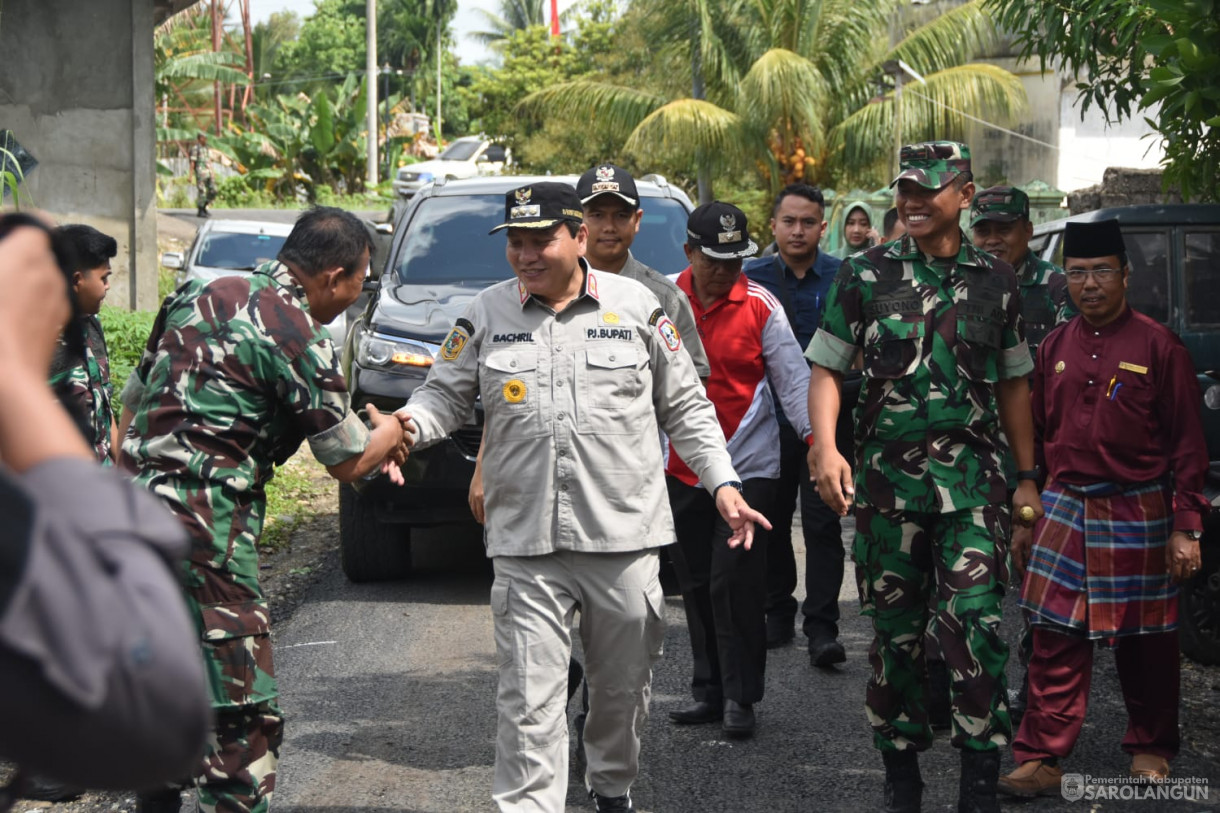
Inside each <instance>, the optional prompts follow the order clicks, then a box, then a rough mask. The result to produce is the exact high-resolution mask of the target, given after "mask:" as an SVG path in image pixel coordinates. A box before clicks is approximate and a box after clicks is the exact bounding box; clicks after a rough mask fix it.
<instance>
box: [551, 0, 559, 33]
mask: <svg viewBox="0 0 1220 813" xmlns="http://www.w3.org/2000/svg"><path fill="white" fill-rule="evenodd" d="M551 36H552V37H558V36H559V0H551Z"/></svg>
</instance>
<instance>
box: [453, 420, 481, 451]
mask: <svg viewBox="0 0 1220 813" xmlns="http://www.w3.org/2000/svg"><path fill="white" fill-rule="evenodd" d="M449 437H450V439H451V440H453V442H454V443H456V444H457V447H458V451H459V452H461V453H462V454H463V455H465V456H466V457H471V458H473V457H475V456H477V455H478V453H479V446H480V445H481V444H482V443H483V427H482V426H463V427H462V428H461V429H459V430H457V431H456V432H454V433H453V434H451V435H450V436H449Z"/></svg>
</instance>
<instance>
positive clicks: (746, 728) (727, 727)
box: [721, 700, 756, 739]
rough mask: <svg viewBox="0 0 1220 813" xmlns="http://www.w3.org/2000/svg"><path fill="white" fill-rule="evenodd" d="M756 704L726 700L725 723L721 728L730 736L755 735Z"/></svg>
mask: <svg viewBox="0 0 1220 813" xmlns="http://www.w3.org/2000/svg"><path fill="white" fill-rule="evenodd" d="M755 724H756V723H755V720H754V706H752V705H750V704H749V703H737V702H735V701H733V700H726V701H724V724H723V725H722V726H721V728H722V729H723V730H724V733H725V734H726V735H727V736H729V737H738V738H743V739H744V738H745V737H752V736H754V727H755Z"/></svg>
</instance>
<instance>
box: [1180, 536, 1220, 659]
mask: <svg viewBox="0 0 1220 813" xmlns="http://www.w3.org/2000/svg"><path fill="white" fill-rule="evenodd" d="M1203 527H1204V534H1203V540H1202V541H1201V542H1200V543H1199V547H1200V551H1201V553H1202V554H1203V566H1202V567H1200V568H1199V572H1198V573H1196V574H1195V577H1194V578H1193V579H1191V580H1190V581H1189V582H1187V583H1186V584H1184V585H1182V590H1181V593H1180V594H1179V599H1178V627H1179V629H1178V637H1179V641H1180V643H1181V647H1182V654H1184V655H1185V656H1186V657H1188V658H1190V659H1191V660H1192V661H1195V662H1196V663H1202V664H1207V665H1209V666H1214V665H1216V664H1220V516H1218V515H1216V514H1215V513H1213V514H1212V516H1211V517H1210V518H1209V521H1207V522H1205V523H1204V525H1203Z"/></svg>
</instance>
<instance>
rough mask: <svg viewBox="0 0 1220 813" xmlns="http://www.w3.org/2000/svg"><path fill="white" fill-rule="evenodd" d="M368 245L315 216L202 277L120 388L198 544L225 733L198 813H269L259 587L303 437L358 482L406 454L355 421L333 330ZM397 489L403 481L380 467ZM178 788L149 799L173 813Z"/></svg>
mask: <svg viewBox="0 0 1220 813" xmlns="http://www.w3.org/2000/svg"><path fill="white" fill-rule="evenodd" d="M371 250H372V244H371V242H370V241H369V238H368V233H367V232H366V231H365V228H364V226H363V224H362V223H361V222H360V220H358V219H357V218H355V217H354V216H353V215H351V214H349V213H347V212H344V211H341V210H339V209H328V208H318V209H313V210H310V211H309V212H306V213H305V214H304V215H302V216H301V218H300V219H299V220H298V221H297V224H296V226H295V227H294V228H293V230H292V233H291V234H290V235H289V236H288V239H287V240H286V241H285V243H284V247H283V249H282V250H281V251H280V254H279V261H278V262H273V263H265V264H263V265H262V266H260V267H259V268H258V269H257V270H255V272H254V273H253V274H251V275H250V276H248V277H243V276H234V277H222V278H220V279H217V280H213V281H212V282H209V283H204V282H200V281H192V282H189V283H187V284H186V285H183V286H182V287H181V288H179V289H178V290H177V291H176V292H174V293H173V294H172V295H171V296H169V297H168V298H167V299H166V300H165V303H164V304H163V305H162V307H161V311H160V313H159V314H158V315H157V320H156V323H155V325H154V327H153V331H152V335H151V336H150V338H149V340H148V345H147V348H146V349H145V352H144V355H143V358H142V359H141V360H140V363H139V366H138V367H137V368H136V370H135V372H134V373H133V374H132V376H131V378H130V379H129V380H128V383H127V385H126V387H124V389H123V394H122V397H123V403H124V405H125V406H126V408H127V411H126V412H125V414H124V424H125V426H124V429H125V430H126V429H127V425H129V426H130V431H125V432H124V435H125V437H124V443H123V455H122V463H123V465H124V466H125V467H127V468H128V469H130V470H131V471H133V472H134V473H135V478H136V480H137V482H140V483H143V484H145V485H146V486H147V487H148V488H149V489H151V490H152V491H153V492H154V493H156V494H157V495H158V496H160V497H161V498H162V499H163V500H164V501H165V502H166V503H167V504H168V505H169V507H170V509H171V510H172V511H173V512H174V514H175V515H176V516H177V517H178V519H179V520H180V521H181V522H182V524H183V525H184V526H186V529H187V531H188V533H189V535H190V537H191V551H190V555H189V558H188V560H187V562H186V563H185V567H184V578H185V582H186V592H187V599H188V605H189V606H190V609H191V610H192V611H193V613H194V616H195V620H196V623H197V625H198V631H199V635H200V637H201V639H202V642H203V643H202V645H203V651H204V660H205V663H206V667H207V671H208V677H209V682H210V685H211V690H212V704H213V707H214V708H215V710H216V728H215V731H214V733H213V735H212V738H211V740H210V742H209V747H208V751H207V753H206V754H205V756H204V760H203V763H202V765H201V766H200V770H199V772H198V773H197V775H196V777H195V781H196V783H197V784H198V786H199V799H200V805H201V807H202V808H203V809H204V810H207V811H213V810H219V811H225V813H246V812H247V811H265V810H267V809H268V807H269V804H270V800H271V795H272V791H273V790H274V788H275V771H276V762H277V759H278V753H279V745H280V742H281V740H282V737H283V719H282V718H281V716H280V710H279V706H278V705H277V700H276V698H277V696H278V691H277V688H276V681H275V672H274V669H273V667H272V660H271V641H270V629H269V620H270V616H269V613H268V610H267V602H266V600H265V599H264V597H263V594H262V591H261V589H260V588H259V583H258V540H259V536H260V535H261V533H262V528H263V519H264V513H265V511H266V495H265V492H264V489H265V487H266V484H267V482H268V481H269V480H270V479H271V477H272V474H273V471H274V467H275V466H276V465H279V464H282V463H283V462H284V461H286V460H287V459H288V458H289V457H290V456H292V455H293V454H294V453H295V452H296V450H297V448H298V447H299V446H300V444H301V441H302V440H308V441H309V445H310V450H311V451H312V452H313V454H314V457H316V458H317V459H318V460H319V461H320V462H322V463H323V464H325V465H326V467H327V470H328V471H329V472H330V474H331V476H333V477H335V478H336V479H338V480H340V481H343V482H350V481H351V480H354V479H356V478H357V477H360V476H363V475H364V474H366V473H368V472H370V471H372V470H373V469H375V468H376V467H377V466H378V465H379V464H382V461H383V460H385V459H386V458H387V455H389V456H390V459H391V460H394V461H398V462H401V461H402V460H404V459H405V456H406V446H405V442H404V441H405V438H404V434H403V430H402V426H401V424H400V423H399V422H398V421H397V420H396V419H394V418H393V417H392V416H389V415H386V416H383V415H381V414H380V413H378V412H377V410H376V409H374V408H373V407H372V406H371V405H369V406H368V412H369V417H370V419H371V421H372V424H373V429H372V432H370V431H369V430H368V429H366V428H365V425H364V423H362V422H361V420H360V419H359V418H358V417H357V416H356V414H355V413H354V412H352V410H351V408H350V399H349V396H348V392H347V385H346V383H345V382H344V379H343V374H342V373H341V372H340V370H339V366H338V360H337V358H336V354H335V348H334V345H333V344H332V343H331V340H330V338H329V334H328V332H327V330H326V328H325V326H324V323H326V322H329V321H330V320H331V319H333V318H334V317H335V316H337V315H338V314H339V313H341V312H342V311H343V310H344V309H346V308H347V307H348V306H349V305H351V304H352V303H353V302H354V301H355V299H356V297H357V296H359V294H360V287H361V283H362V282H363V280H364V276H365V271H366V269H367V268H368V265H369V254H370V251H371ZM383 468H385V469H389V470H390V473H391V476H392V477H395V479H396V480H397V481H398V482H401V473H400V472H398V471H397V469H396V467H395V466H393V465H391V464H386V465H383ZM177 804H178V801H177V792H176V791H175V792H173V793H172V794H167V793H160V794H152V795H149V796H147V797H143V798H142V799H141V810H143V811H149V812H150V813H151V811H154V810H156V811H160V810H173V811H176V810H177V809H178V807H177Z"/></svg>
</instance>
